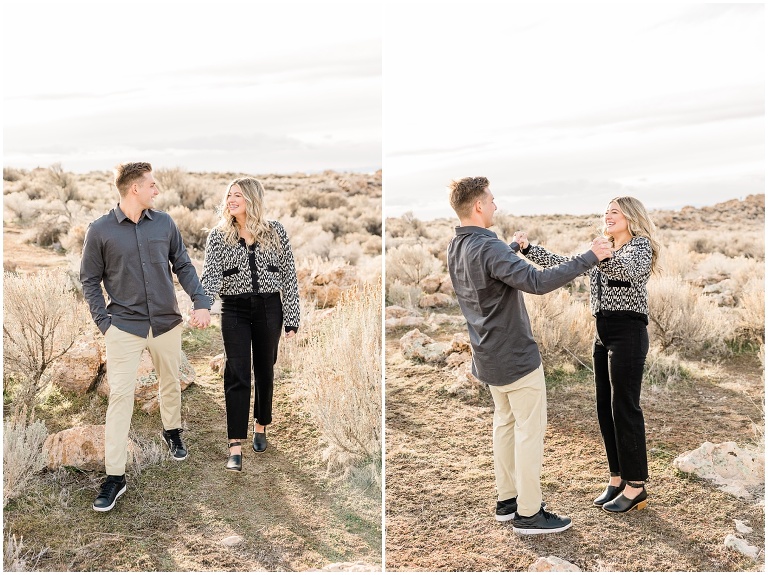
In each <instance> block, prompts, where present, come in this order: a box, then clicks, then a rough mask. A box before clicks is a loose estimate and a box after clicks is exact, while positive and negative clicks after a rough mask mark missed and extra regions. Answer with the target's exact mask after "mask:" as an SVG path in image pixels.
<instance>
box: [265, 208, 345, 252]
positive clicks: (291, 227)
mask: <svg viewBox="0 0 768 575" xmlns="http://www.w3.org/2000/svg"><path fill="white" fill-rule="evenodd" d="M277 219H278V220H279V221H280V223H281V224H282V225H283V227H284V228H285V231H286V233H287V234H288V239H289V240H290V242H291V249H292V250H293V253H294V256H295V257H296V258H297V259H298V258H307V257H311V256H318V257H321V258H328V257H330V254H331V248H332V247H333V234H332V233H330V232H326V231H325V230H324V229H323V228H322V227H321V226H320V224H318V223H317V222H305V221H304V220H302V219H301V218H298V217H295V216H282V217H279V218H277Z"/></svg>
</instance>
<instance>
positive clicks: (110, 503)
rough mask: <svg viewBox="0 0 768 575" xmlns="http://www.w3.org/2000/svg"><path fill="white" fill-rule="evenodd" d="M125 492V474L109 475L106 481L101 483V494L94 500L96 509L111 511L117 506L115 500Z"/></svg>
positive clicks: (94, 508)
mask: <svg viewBox="0 0 768 575" xmlns="http://www.w3.org/2000/svg"><path fill="white" fill-rule="evenodd" d="M123 493H125V474H123V475H107V479H106V481H104V483H102V484H101V489H100V490H99V496H98V497H96V500H95V501H94V502H93V510H94V511H109V510H111V509H112V508H113V507H114V506H115V501H117V498H118V497H120V496H121V495H122V494H123Z"/></svg>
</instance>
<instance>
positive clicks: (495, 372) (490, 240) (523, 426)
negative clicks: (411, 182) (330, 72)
mask: <svg viewBox="0 0 768 575" xmlns="http://www.w3.org/2000/svg"><path fill="white" fill-rule="evenodd" d="M488 185H489V184H488V179H487V178H483V177H480V178H463V179H461V180H457V181H453V182H451V184H450V202H451V207H452V208H453V209H454V211H455V212H456V215H457V216H458V217H459V220H460V222H461V225H460V226H458V227H457V228H456V235H455V237H454V238H453V239H452V240H451V242H450V244H449V245H448V271H449V273H450V275H451V281H452V282H453V288H454V291H455V292H456V296H457V298H458V300H459V305H460V307H461V311H462V313H463V314H464V317H465V318H466V320H467V329H468V331H469V338H470V341H471V344H472V373H473V374H474V375H475V377H477V378H478V379H479V380H480V381H482V382H484V383H485V384H487V385H488V386H489V389H490V391H491V395H492V396H493V402H494V405H495V411H494V416H493V456H494V472H495V476H496V491H497V499H498V501H497V503H496V519H497V520H499V521H509V520H510V519H511V520H512V526H513V530H514V531H515V533H519V534H523V535H527V534H537V533H558V532H560V531H565V530H566V529H568V528H569V527H570V526H571V520H570V518H568V517H561V516H558V515H556V514H554V513H550V512H549V511H547V510H546V509H545V508H544V507H545V506H544V504H543V503H542V498H541V461H542V457H543V454H544V432H545V430H546V425H547V390H546V386H545V382H544V371H543V369H542V365H541V355H540V353H539V349H538V346H537V345H536V341H535V340H534V339H533V334H532V333H531V324H530V321H529V319H528V312H527V311H526V309H525V302H524V300H523V293H522V292H527V293H533V294H544V293H547V292H550V291H553V290H555V289H557V288H559V287H562V286H563V285H565V284H566V283H568V282H569V281H571V280H572V279H574V278H575V277H577V276H578V275H580V274H582V273H584V272H585V271H587V270H588V269H589V268H591V267H592V266H594V265H595V264H597V263H598V262H599V261H600V260H603V259H605V258H607V257H609V256H610V255H611V251H610V247H609V244H608V242H607V241H606V240H602V239H597V240H595V241H594V242H593V243H592V250H591V251H588V252H586V253H584V254H582V255H579V256H576V257H574V258H573V259H572V260H570V261H568V262H566V263H563V264H561V265H559V266H556V267H553V268H549V269H545V270H539V269H538V268H536V267H534V266H533V265H531V264H530V263H528V262H527V261H526V260H524V259H522V258H521V257H520V256H518V255H517V253H516V251H517V250H518V249H519V245H518V244H517V243H513V244H512V245H507V244H505V243H504V242H503V241H501V240H500V239H498V237H497V236H496V234H495V233H493V232H492V231H490V230H488V229H487V228H489V227H491V225H492V224H493V214H494V212H495V211H496V205H495V204H494V202H493V199H494V198H493V194H492V193H491V191H490V189H489V187H488Z"/></svg>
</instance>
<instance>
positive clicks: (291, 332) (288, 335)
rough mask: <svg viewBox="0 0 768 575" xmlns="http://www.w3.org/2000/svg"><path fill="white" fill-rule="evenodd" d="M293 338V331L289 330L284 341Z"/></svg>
mask: <svg viewBox="0 0 768 575" xmlns="http://www.w3.org/2000/svg"><path fill="white" fill-rule="evenodd" d="M294 337H296V332H295V331H293V330H291V331H286V332H285V339H293V338H294Z"/></svg>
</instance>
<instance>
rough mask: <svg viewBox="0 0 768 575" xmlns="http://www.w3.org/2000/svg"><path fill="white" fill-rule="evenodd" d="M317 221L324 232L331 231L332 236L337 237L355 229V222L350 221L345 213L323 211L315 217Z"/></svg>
mask: <svg viewBox="0 0 768 575" xmlns="http://www.w3.org/2000/svg"><path fill="white" fill-rule="evenodd" d="M317 223H318V224H320V225H321V226H322V228H323V229H324V230H325V231H326V232H331V233H332V234H333V237H334V238H338V237H339V236H342V235H344V234H346V233H349V232H354V231H355V230H356V229H357V224H356V223H355V222H351V221H350V220H349V219H348V218H347V217H346V216H345V215H343V214H342V213H340V212H336V211H331V210H327V211H323V213H322V214H321V215H320V217H318V218H317Z"/></svg>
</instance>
